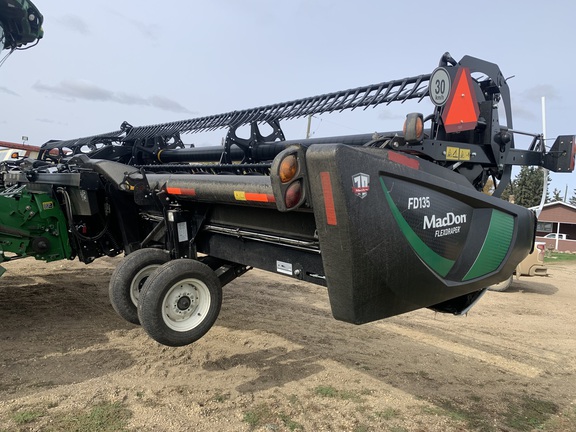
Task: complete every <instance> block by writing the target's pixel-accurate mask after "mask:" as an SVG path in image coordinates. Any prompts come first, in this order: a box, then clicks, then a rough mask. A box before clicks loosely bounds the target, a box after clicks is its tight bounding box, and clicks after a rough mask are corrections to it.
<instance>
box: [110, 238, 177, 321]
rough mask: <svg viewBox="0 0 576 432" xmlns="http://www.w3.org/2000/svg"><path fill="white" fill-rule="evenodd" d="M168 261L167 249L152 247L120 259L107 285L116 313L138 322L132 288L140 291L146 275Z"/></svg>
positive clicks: (135, 300)
mask: <svg viewBox="0 0 576 432" xmlns="http://www.w3.org/2000/svg"><path fill="white" fill-rule="evenodd" d="M168 261H170V255H169V254H168V252H167V251H165V250H161V249H153V248H148V249H138V250H137V251H134V252H132V253H131V254H130V255H127V256H126V257H125V258H124V259H123V260H122V261H120V264H118V266H117V267H116V268H115V269H114V272H113V273H112V277H111V278H110V284H109V285H108V295H109V297H110V303H112V307H113V308H114V310H115V311H116V313H118V315H120V316H121V317H122V318H124V319H125V320H126V321H128V322H130V323H132V324H140V321H139V319H138V294H137V293H135V292H134V291H133V289H134V290H138V291H140V290H141V289H142V286H144V282H145V281H146V279H147V278H148V276H150V275H151V274H152V273H153V272H154V270H156V269H157V268H158V267H160V266H161V265H162V264H165V263H167V262H168ZM136 279H138V280H136ZM134 285H135V286H134Z"/></svg>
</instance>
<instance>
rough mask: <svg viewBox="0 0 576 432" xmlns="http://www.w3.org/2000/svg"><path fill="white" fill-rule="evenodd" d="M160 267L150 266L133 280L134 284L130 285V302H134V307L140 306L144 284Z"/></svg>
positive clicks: (157, 265)
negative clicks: (139, 301)
mask: <svg viewBox="0 0 576 432" xmlns="http://www.w3.org/2000/svg"><path fill="white" fill-rule="evenodd" d="M158 267H160V265H159V264H150V265H148V266H146V267H144V268H143V269H142V270H140V271H139V272H138V273H136V276H134V278H133V279H132V283H131V284H130V300H132V303H134V306H138V300H139V299H140V291H141V290H142V287H143V286H144V282H146V279H148V277H149V276H150V275H151V274H152V273H154V270H156V269H157V268H158Z"/></svg>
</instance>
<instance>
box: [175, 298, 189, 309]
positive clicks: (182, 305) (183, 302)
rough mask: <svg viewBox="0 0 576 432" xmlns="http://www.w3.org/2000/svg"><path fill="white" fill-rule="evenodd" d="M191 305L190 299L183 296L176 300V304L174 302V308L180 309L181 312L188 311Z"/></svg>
mask: <svg viewBox="0 0 576 432" xmlns="http://www.w3.org/2000/svg"><path fill="white" fill-rule="evenodd" d="M191 304H192V300H190V297H188V296H184V297H180V298H179V299H178V302H176V307H177V308H178V309H180V310H181V311H183V310H186V309H188V308H189V307H190V305H191Z"/></svg>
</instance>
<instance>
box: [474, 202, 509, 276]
mask: <svg viewBox="0 0 576 432" xmlns="http://www.w3.org/2000/svg"><path fill="white" fill-rule="evenodd" d="M513 233H514V217H513V216H511V215H509V214H507V213H503V212H501V211H497V210H492V216H491V218H490V226H489V227H488V233H487V234H486V238H485V239H484V244H483V245H482V249H481V250H480V253H479V254H478V257H477V258H476V261H474V264H473V265H472V267H471V268H470V270H468V273H467V274H466V276H464V279H463V280H465V281H467V280H470V279H474V278H477V277H480V276H484V275H486V274H488V273H492V272H493V271H496V269H498V267H500V264H502V261H504V258H506V255H507V254H508V250H509V249H510V244H511V243H512V234H513Z"/></svg>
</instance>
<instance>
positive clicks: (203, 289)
mask: <svg viewBox="0 0 576 432" xmlns="http://www.w3.org/2000/svg"><path fill="white" fill-rule="evenodd" d="M210 303H211V298H210V290H209V289H208V287H207V286H206V284H205V283H204V282H202V281H201V280H198V279H185V280H183V281H179V282H178V283H176V284H174V285H173V286H172V287H171V288H170V289H169V290H168V292H167V293H166V295H165V296H164V301H163V302H162V319H163V320H164V323H165V324H166V325H167V326H168V327H169V328H171V329H172V330H175V331H180V332H182V331H188V330H192V329H193V328H195V327H197V326H198V325H199V324H200V323H201V322H202V321H203V320H204V319H205V318H206V315H207V314H208V310H209V309H210Z"/></svg>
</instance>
